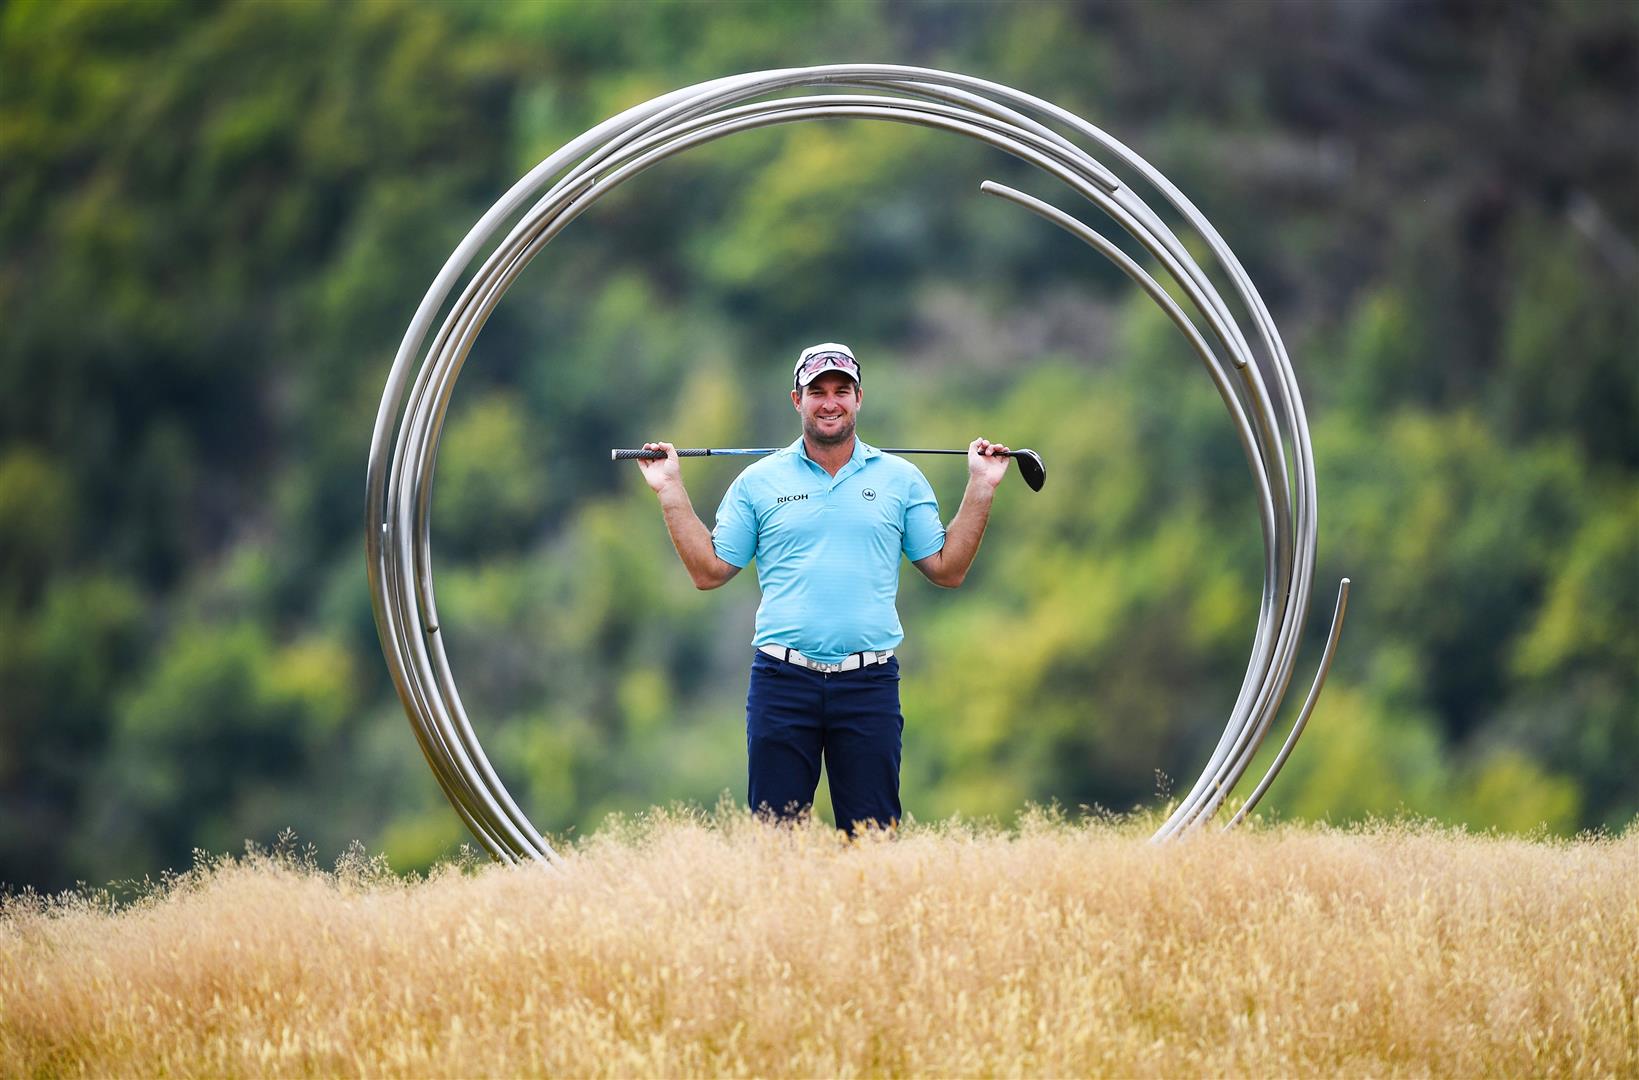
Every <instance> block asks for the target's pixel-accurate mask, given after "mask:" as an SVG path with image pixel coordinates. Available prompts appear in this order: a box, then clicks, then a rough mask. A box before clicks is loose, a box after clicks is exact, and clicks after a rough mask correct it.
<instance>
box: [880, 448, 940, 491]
mask: <svg viewBox="0 0 1639 1080" xmlns="http://www.w3.org/2000/svg"><path fill="white" fill-rule="evenodd" d="M871 465H872V466H873V467H874V468H876V469H879V470H881V473H882V475H883V476H887V477H892V478H893V479H895V480H898V481H900V482H901V483H906V484H914V483H922V484H926V483H927V482H928V480H927V477H925V476H923V475H922V470H921V469H919V468H917V467H916V465H915V464H914V463H912V462H910V461H907V460H905V459H904V458H902V457H900V456H899V455H898V454H890V453H888V452H887V451H882V452H881V453H879V454H878V456H876V457H874V458H872V459H871Z"/></svg>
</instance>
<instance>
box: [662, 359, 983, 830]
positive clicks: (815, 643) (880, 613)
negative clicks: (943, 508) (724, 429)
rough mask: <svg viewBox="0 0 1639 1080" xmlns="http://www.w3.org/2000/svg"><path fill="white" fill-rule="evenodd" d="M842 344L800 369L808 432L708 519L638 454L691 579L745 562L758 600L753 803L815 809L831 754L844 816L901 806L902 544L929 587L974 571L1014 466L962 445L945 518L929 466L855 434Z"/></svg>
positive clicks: (852, 369) (750, 740)
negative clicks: (960, 471)
mask: <svg viewBox="0 0 1639 1080" xmlns="http://www.w3.org/2000/svg"><path fill="white" fill-rule="evenodd" d="M861 383H862V379H861V377H860V368H859V361H858V360H857V359H855V358H854V354H853V352H852V351H851V350H850V349H849V348H848V347H847V346H846V345H839V344H837V343H836V342H827V343H825V344H823V345H815V346H813V347H811V348H807V349H804V350H803V351H802V353H801V355H800V356H799V357H798V358H797V366H796V369H795V371H794V372H793V373H792V379H791V386H792V389H791V404H792V407H794V408H795V409H796V410H797V413H798V414H799V415H800V416H801V417H802V436H801V437H800V438H798V439H797V441H796V442H793V443H792V444H791V445H790V446H787V447H785V448H784V449H783V450H779V451H777V452H775V453H774V454H771V455H770V456H768V457H766V458H763V459H762V460H760V461H758V462H756V463H755V464H753V465H751V466H750V467H749V468H747V469H746V470H745V471H744V472H742V473H741V474H740V475H739V477H738V478H736V479H735V481H734V483H733V484H732V485H730V487H729V489H728V492H727V493H726V494H725V495H724V496H723V501H722V505H720V506H719V507H718V508H717V527H716V529H715V530H712V531H708V530H707V529H706V526H705V524H704V523H703V522H702V521H701V520H700V518H699V516H698V515H696V514H695V512H694V507H693V505H692V504H691V503H690V502H689V496H688V492H687V491H686V490H685V489H684V487H683V475H682V471H681V469H680V468H679V464H678V457H677V452H676V449H675V448H674V447H673V446H672V444H671V443H664V442H652V443H646V444H644V449H645V450H663V451H665V453H666V457H665V458H664V459H655V460H651V461H644V460H639V461H638V465H639V467H640V468H642V470H643V477H644V479H645V480H646V481H648V484H649V486H650V487H651V488H653V489H654V492H655V494H656V495H657V496H658V497H659V500H660V509H661V512H662V513H663V514H664V515H665V519H666V528H667V530H668V531H669V532H670V533H671V538H672V543H673V545H675V546H676V548H677V554H678V555H679V556H680V557H681V558H682V560H683V565H684V566H685V567H687V568H688V571H689V576H690V577H692V578H693V579H694V584H695V586H696V587H698V588H701V589H715V588H717V587H718V586H719V585H722V584H723V583H724V582H726V581H728V580H729V579H730V578H732V577H733V576H734V575H735V574H737V573H739V572H740V570H741V568H742V567H744V566H745V565H746V564H747V563H749V562H750V561H751V560H752V559H756V560H757V584H758V587H759V588H761V590H762V603H761V605H760V606H759V607H758V608H757V628H756V633H755V635H754V636H753V638H752V640H751V644H752V646H753V648H754V650H755V651H754V652H753V654H752V657H751V683H750V689H749V690H748V692H747V694H746V750H747V754H748V757H749V773H750V790H749V792H748V801H749V802H750V804H751V808H752V810H753V811H756V812H759V813H765V814H772V815H774V816H775V817H777V818H781V819H790V818H796V817H801V816H803V815H806V814H807V812H808V810H809V808H810V807H811V806H812V804H813V801H814V791H815V789H816V788H817V787H818V785H819V776H820V763H821V760H822V759H823V761H824V763H825V768H826V770H827V773H828V775H829V777H830V781H831V805H832V808H833V809H834V810H835V811H836V821H837V825H838V827H840V828H841V829H843V830H844V831H851V830H852V829H853V828H855V827H859V826H864V825H866V824H875V825H876V826H878V827H883V828H890V827H892V826H894V825H895V824H896V823H897V822H898V821H899V818H900V805H899V756H900V742H901V735H902V733H903V731H904V726H905V722H904V717H903V716H902V715H901V714H900V711H899V661H898V660H897V659H895V657H894V648H895V647H896V646H898V645H899V643H900V641H901V640H902V639H903V638H904V632H903V631H902V630H901V629H900V626H899V614H898V612H897V611H896V610H895V609H894V599H895V596H896V595H897V593H898V588H899V556H900V554H901V553H903V554H904V556H905V557H906V558H908V559H910V560H911V562H912V563H914V564H915V566H916V568H917V569H918V570H920V571H922V573H923V574H924V575H926V577H927V578H928V580H929V581H932V582H933V583H934V584H936V585H942V586H944V587H946V588H955V587H956V586H958V585H960V584H961V583H962V579H963V578H965V577H966V576H967V571H968V567H970V566H971V565H972V564H973V557H974V555H975V554H977V553H978V550H979V540H980V538H981V537H983V536H984V531H985V524H986V522H987V521H988V520H989V518H990V502H991V498H992V495H993V494H994V492H995V490H996V485H997V484H999V483H1001V480H1002V477H1003V476H1004V475H1005V474H1006V473H1007V465H1008V461H1009V460H1010V459H1009V458H1007V457H1005V456H998V455H1005V454H1006V453H1007V452H1008V448H1007V447H1005V446H1002V445H1000V444H998V443H992V442H990V441H988V440H986V439H975V440H973V442H972V443H971V444H970V445H969V446H968V454H967V464H968V483H967V490H966V492H964V494H963V496H962V505H961V508H960V509H959V510H958V511H957V512H956V517H955V518H953V519H952V520H951V523H950V525H949V527H948V528H947V527H946V526H944V525H942V524H941V523H940V520H939V505H938V502H937V501H936V500H935V499H934V495H933V488H931V487H930V486H929V485H928V481H927V478H926V477H924V476H923V475H922V472H921V470H920V469H918V468H917V467H916V466H914V465H912V464H911V463H910V462H908V461H906V460H904V459H903V458H899V457H894V456H893V455H891V454H884V453H883V452H882V451H880V450H878V449H876V448H875V447H873V446H870V445H868V444H867V443H865V442H864V441H863V440H862V439H860V438H859V437H858V436H857V435H855V433H854V425H855V421H856V420H857V418H858V416H859V410H860V406H861V405H862V403H863V402H864V398H865V393H864V390H863V388H862V385H861Z"/></svg>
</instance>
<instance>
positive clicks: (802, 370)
mask: <svg viewBox="0 0 1639 1080" xmlns="http://www.w3.org/2000/svg"><path fill="white" fill-rule="evenodd" d="M826 368H835V369H837V370H840V371H842V372H845V373H846V374H849V375H852V376H853V377H854V381H855V382H858V381H859V361H857V360H855V359H854V358H853V357H851V356H849V355H848V354H847V353H835V352H827V353H817V354H815V355H814V356H810V357H809V358H808V359H807V360H804V361H803V362H802V364H801V365H800V366H799V367H798V368H797V374H796V375H795V376H794V378H795V379H796V381H797V382H799V383H800V382H802V380H803V379H804V378H806V377H807V376H809V375H812V374H814V373H815V372H818V371H823V370H825V369H826Z"/></svg>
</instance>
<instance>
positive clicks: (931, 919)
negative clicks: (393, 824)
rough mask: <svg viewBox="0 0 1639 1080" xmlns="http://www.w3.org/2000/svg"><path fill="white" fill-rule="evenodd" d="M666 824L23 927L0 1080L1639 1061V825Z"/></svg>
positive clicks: (1572, 1068)
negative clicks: (856, 834) (835, 830)
mask: <svg viewBox="0 0 1639 1080" xmlns="http://www.w3.org/2000/svg"><path fill="white" fill-rule="evenodd" d="M1143 827H1144V826H1143V823H1141V822H1132V821H1128V822H1086V823H1079V824H1065V823H1063V822H1060V821H1055V820H1052V819H1050V818H1046V817H1041V816H1038V817H1037V818H1036V819H1034V820H1032V821H1030V822H1028V823H1027V824H1026V825H1025V826H1024V827H1023V828H1022V829H1020V830H1019V831H1018V832H1015V833H1001V832H993V831H984V830H971V829H966V828H963V827H957V826H950V825H946V826H941V827H936V828H916V829H911V830H909V831H907V832H906V833H905V834H903V835H901V836H899V837H898V838H896V839H894V840H891V841H890V840H877V839H873V840H867V841H866V842H863V843H859V844H855V845H853V846H845V845H843V844H841V843H840V842H838V841H837V840H836V839H835V838H834V837H833V836H832V835H831V834H830V833H829V832H828V831H827V830H825V829H823V828H818V827H816V828H814V829H811V830H807V831H800V830H799V831H779V830H773V829H768V828H764V827H762V826H760V825H757V824H756V823H754V822H751V821H749V820H747V819H745V818H743V817H740V816H737V815H732V814H721V813H720V814H719V815H718V816H717V817H716V819H714V820H712V821H703V820H699V819H691V818H689V817H688V816H686V815H683V816H679V815H663V816H660V817H658V818H657V819H656V820H654V821H650V822H647V823H643V824H640V825H632V826H624V827H617V828H613V829H610V830H606V832H605V833H604V834H603V835H600V836H599V837H597V838H594V839H593V840H591V841H589V842H586V843H584V844H582V845H581V846H580V847H579V848H578V849H576V850H575V851H574V852H572V853H571V854H570V856H569V863H570V870H569V872H568V873H566V874H556V875H555V874H550V873H547V872H543V871H541V870H538V869H504V868H500V867H487V868H482V869H476V870H475V869H471V868H469V869H467V870H459V869H455V868H448V869H445V870H443V871H441V872H439V873H436V874H434V875H433V876H432V877H431V878H430V879H428V880H424V881H411V882H404V881H398V880H395V879H393V878H391V877H390V876H387V875H384V874H383V873H382V872H381V870H380V868H379V867H372V866H370V865H368V864H364V865H360V864H359V863H358V862H356V861H355V862H353V863H352V864H350V865H344V866H343V867H342V868H340V869H339V870H338V871H337V872H335V873H325V872H319V871H317V870H314V869H312V868H311V867H303V866H302V865H300V863H299V861H295V860H290V859H274V858H270V857H267V856H253V857H250V858H246V859H237V860H227V861H221V862H218V863H216V864H214V865H211V866H208V867H203V868H201V869H199V870H197V871H195V872H194V873H192V874H190V875H187V876H186V877H185V878H183V879H181V880H180V881H178V882H174V883H172V884H171V885H170V886H168V887H167V888H165V889H163V890H159V891H157V892H156V893H155V894H154V895H151V896H149V897H148V898H147V899H145V900H143V901H141V902H139V903H137V904H135V905H132V906H126V907H123V908H121V909H119V910H114V909H112V908H110V906H109V905H108V904H107V902H106V901H98V900H97V899H95V898H90V897H81V898H79V899H77V900H71V901H67V902H61V901H59V902H55V903H52V904H46V903H43V902H41V901H39V900H34V899H22V900H12V901H10V902H9V903H7V905H6V906H5V908H4V909H3V911H0V1075H8V1076H16V1075H75V1074H85V1073H89V1074H97V1075H103V1074H108V1075H122V1074H142V1075H161V1074H163V1075H182V1076H190V1075H223V1074H227V1075H237V1074H254V1075H261V1074H281V1075H282V1074H313V1073H317V1074H325V1075H329V1074H355V1073H365V1074H372V1075H400V1074H403V1075H428V1074H437V1075H445V1076H456V1075H460V1076H472V1075H481V1074H489V1075H515V1074H553V1075H571V1076H582V1075H598V1076H603V1075H617V1076H641V1075H665V1076H674V1075H718V1074H727V1075H742V1074H763V1075H805V1076H849V1075H857V1074H869V1075H885V1074H886V1075H926V1074H934V1075H946V1076H949V1075H1052V1076H1065V1075H1083V1074H1099V1075H1166V1076H1181V1075H1203V1074H1205V1075H1225V1074H1228V1075H1246V1076H1269V1075H1277V1074H1278V1075H1291V1074H1313V1073H1323V1074H1346V1075H1351V1076H1352V1075H1377V1074H1413V1075H1426V1074H1434V1075H1442V1076H1478V1075H1489V1076H1499V1075H1500V1076H1527V1075H1541V1074H1577V1075H1590V1076H1600V1075H1627V1076H1634V1075H1639V828H1630V829H1629V830H1628V831H1627V833H1626V834H1625V835H1624V836H1622V837H1619V838H1597V839H1583V840H1579V841H1576V842H1552V841H1549V842H1537V841H1524V840H1518V839H1499V838H1488V837H1485V838H1482V837H1474V836H1468V835H1464V834H1462V833H1459V832H1452V831H1446V830H1440V829H1436V828H1432V827H1423V826H1379V827H1372V828H1365V829H1358V830H1350V831H1337V830H1327V829H1318V828H1313V827H1297V826H1290V827H1280V828H1272V829H1263V830H1257V831H1246V832H1241V833H1237V834H1231V835H1228V836H1221V835H1217V834H1212V835H1203V836H1200V837H1196V838H1192V839H1189V840H1186V841H1185V842H1181V843H1174V844H1170V845H1162V846H1155V845H1150V844H1146V843H1143V842H1142V837H1143V835H1144V833H1143Z"/></svg>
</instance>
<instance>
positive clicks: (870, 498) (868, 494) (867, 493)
mask: <svg viewBox="0 0 1639 1080" xmlns="http://www.w3.org/2000/svg"><path fill="white" fill-rule="evenodd" d="M860 494H861V495H863V496H864V497H865V501H866V502H875V501H876V488H866V489H865V490H864V491H862V492H860Z"/></svg>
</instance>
